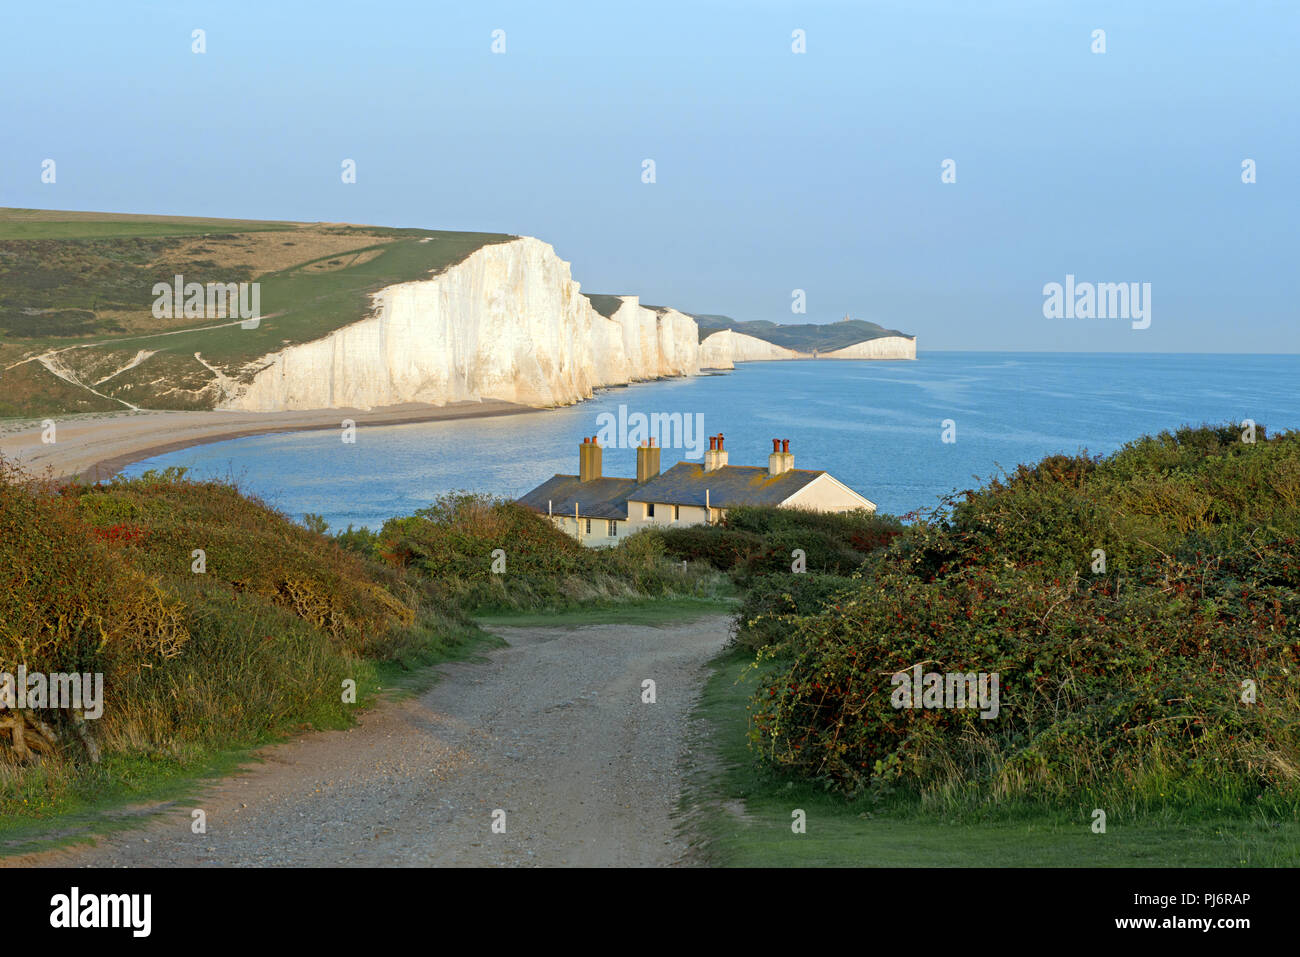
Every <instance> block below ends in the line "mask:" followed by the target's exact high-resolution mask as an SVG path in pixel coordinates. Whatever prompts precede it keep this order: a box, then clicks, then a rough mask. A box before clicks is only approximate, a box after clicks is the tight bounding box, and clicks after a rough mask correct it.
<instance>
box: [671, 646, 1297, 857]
mask: <svg viewBox="0 0 1300 957" xmlns="http://www.w3.org/2000/svg"><path fill="white" fill-rule="evenodd" d="M752 660H753V659H752V657H751V656H750V655H748V654H745V653H740V652H734V651H733V652H729V653H727V654H724V655H723V656H721V657H720V658H719V659H717V660H716V661H715V665H714V671H713V674H712V676H711V677H710V679H709V681H708V684H707V685H706V687H705V691H704V694H703V696H702V699H701V702H700V706H699V708H698V710H697V715H698V717H699V719H700V724H701V730H702V733H703V734H705V735H706V736H707V737H708V739H709V740H710V741H711V742H712V747H713V748H715V749H716V753H717V756H718V758H719V764H720V766H721V770H720V771H718V772H713V773H710V774H700V775H697V777H696V778H695V780H694V781H693V783H692V785H691V787H690V789H689V791H688V795H687V798H686V800H685V801H684V802H683V806H684V810H685V811H686V812H687V814H688V817H687V822H688V826H689V828H690V829H691V830H692V831H694V832H695V833H696V834H697V835H698V837H699V839H700V842H701V843H700V850H701V853H702V855H703V857H704V860H705V862H706V863H709V864H715V865H722V866H733V867H972V866H977V867H1294V866H1297V865H1300V821H1298V820H1296V819H1295V818H1294V817H1286V816H1280V815H1279V814H1277V813H1276V812H1267V811H1263V810H1256V811H1252V810H1250V809H1246V808H1236V807H1232V808H1228V807H1214V806H1211V805H1206V806H1192V807H1180V808H1168V809H1166V810H1165V811H1164V812H1150V811H1148V812H1144V813H1140V814H1137V815H1135V816H1131V817H1130V816H1126V815H1125V814H1124V813H1122V812H1119V811H1116V812H1114V813H1112V814H1110V815H1109V817H1108V819H1107V822H1106V833H1104V834H1094V833H1093V831H1092V827H1091V820H1092V819H1091V811H1092V808H1091V807H1089V806H1086V805H1085V804H1082V803H1081V804H1079V805H1077V806H1075V807H1049V806H1042V805H1037V806H1036V805H1031V804H1013V805H1010V806H1002V807H992V806H990V807H988V808H985V809H983V810H976V809H971V808H966V809H962V810H961V811H960V812H952V811H948V812H942V811H937V810H929V809H927V808H925V807H922V806H921V805H920V803H919V802H916V801H913V800H910V799H908V798H906V797H905V796H901V795H894V794H887V793H878V794H875V795H866V796H863V797H859V798H857V799H856V800H846V799H845V798H843V797H841V796H838V795H836V794H833V793H829V792H827V791H826V790H825V789H823V788H821V787H818V786H817V785H815V784H812V783H808V782H806V781H798V780H795V779H793V778H789V779H785V778H781V777H778V776H776V775H773V774H771V773H768V772H764V771H762V770H761V769H760V768H758V766H757V765H756V764H755V762H754V760H753V755H752V753H751V752H750V750H749V747H748V743H747V739H746V735H747V731H748V715H749V712H748V710H747V708H748V704H749V700H750V696H751V695H752V694H753V693H754V691H755V690H756V688H757V686H758V683H757V681H756V680H755V677H754V671H753V670H752V669H751V667H750V664H751V662H752ZM796 809H800V810H803V811H804V812H805V814H806V832H805V833H803V834H795V833H794V832H793V830H792V829H791V823H792V813H793V811H794V810H796Z"/></svg>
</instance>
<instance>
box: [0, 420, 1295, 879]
mask: <svg viewBox="0 0 1300 957" xmlns="http://www.w3.org/2000/svg"><path fill="white" fill-rule="evenodd" d="M200 553H201V554H200ZM200 557H201V559H202V560H201V561H200ZM196 563H197V564H196ZM0 568H4V569H5V570H6V571H5V574H4V576H3V577H0V671H10V672H12V671H13V670H14V669H15V668H16V667H17V666H18V665H19V664H25V665H26V667H27V668H28V669H29V670H38V669H39V670H45V671H49V672H60V671H61V672H69V671H78V672H92V671H97V672H102V673H103V674H104V675H105V684H106V689H107V693H106V695H105V698H106V703H105V708H104V714H103V717H102V718H99V719H98V720H96V721H94V722H89V721H81V720H79V718H78V716H77V715H76V714H72V713H65V712H55V711H52V710H50V711H44V712H40V713H33V714H28V715H23V716H21V717H22V720H23V722H24V725H23V733H22V736H21V738H22V740H21V741H19V740H18V738H17V736H16V735H15V734H14V733H13V729H12V727H10V728H9V730H7V731H6V730H0V813H2V814H3V815H4V817H5V818H6V819H7V820H8V821H9V822H11V824H7V825H6V826H7V827H9V826H11V825H12V822H28V823H30V822H32V821H40V820H47V819H49V818H50V817H52V816H55V815H66V812H67V811H68V810H69V809H72V808H77V807H83V806H85V803H86V802H87V801H94V800H102V799H104V798H105V797H106V796H115V797H117V798H121V797H124V796H130V795H133V794H134V795H139V794H141V793H146V792H147V791H148V790H149V789H150V788H152V787H154V786H156V784H157V782H158V780H159V779H160V778H166V777H182V776H184V775H186V774H189V775H193V774H194V773H197V772H198V771H200V770H201V769H205V768H208V769H211V768H214V767H218V766H219V765H220V760H221V758H220V756H221V755H223V754H229V753H231V749H238V748H247V747H251V746H253V745H256V744H258V743H260V742H262V741H266V740H269V739H272V738H274V737H276V736H278V735H282V734H284V733H287V732H290V731H293V730H296V729H299V728H303V727H339V726H342V725H345V724H347V723H348V722H349V721H350V720H351V719H352V716H353V715H354V713H355V705H354V704H352V703H350V702H348V701H346V700H345V699H344V698H343V697H342V696H341V695H340V689H341V688H343V687H344V685H345V683H346V682H348V681H355V682H356V684H357V687H358V692H359V693H358V697H357V703H360V704H363V705H364V704H365V703H366V702H368V701H372V700H374V695H375V693H376V692H377V691H378V690H379V689H380V688H381V687H385V688H390V687H393V686H394V684H401V683H402V682H403V681H410V680H412V676H414V675H419V674H427V671H424V672H422V671H421V670H420V666H421V665H425V664H429V663H432V662H436V661H439V660H443V659H445V658H447V657H451V656H456V655H463V654H466V653H469V652H471V651H472V650H473V649H475V648H476V647H479V646H480V645H481V643H482V642H484V641H487V640H490V639H489V638H488V637H487V635H486V634H485V632H484V631H483V629H482V628H481V626H480V623H481V622H482V621H483V620H485V618H488V619H495V620H514V621H516V622H522V621H530V622H533V623H552V624H568V625H571V624H577V623H582V622H590V621H597V620H599V621H631V622H638V623H653V622H654V621H655V620H663V619H664V618H666V617H673V618H679V617H685V616H688V615H692V614H694V613H697V612H698V611H700V610H701V609H706V608H707V609H709V610H712V611H716V610H718V609H719V608H721V607H730V608H731V609H733V610H734V612H735V614H734V624H733V630H732V636H731V647H730V649H729V650H728V651H727V652H726V653H725V654H724V655H723V656H722V657H721V658H720V659H719V660H718V661H717V662H716V663H715V670H714V674H713V677H712V678H711V679H710V681H709V682H708V685H707V687H706V689H705V692H704V696H703V699H702V704H701V707H700V711H699V714H700V717H701V718H702V719H703V725H704V726H705V727H707V728H708V729H710V747H712V748H714V749H715V750H716V753H717V755H718V756H719V758H720V762H721V770H720V771H718V772H717V773H715V774H712V775H711V776H706V777H707V779H701V780H700V781H697V782H696V783H695V784H694V785H693V786H692V791H691V794H690V795H689V796H688V801H689V803H690V805H691V806H692V811H691V813H692V816H693V820H694V824H695V826H696V827H697V828H698V830H699V831H700V833H702V834H704V835H705V837H706V838H707V841H706V845H705V847H704V851H705V853H706V855H709V856H711V858H712V859H713V860H715V861H717V862H721V863H749V864H772V863H808V864H868V863H874V864H906V863H927V862H928V863H950V864H974V863H1021V864H1066V863H1075V864H1125V863H1152V862H1163V863H1182V864H1187V865H1203V864H1249V865H1258V864H1279V863H1291V864H1294V863H1297V862H1298V860H1300V771H1297V769H1300V725H1297V723H1296V721H1295V715H1296V714H1297V713H1300V675H1298V672H1300V631H1298V627H1300V626H1298V624H1297V623H1298V622H1300V435H1297V434H1296V433H1282V434H1277V435H1270V434H1268V432H1267V431H1266V430H1265V429H1264V428H1263V427H1258V428H1256V429H1255V431H1254V432H1253V433H1252V434H1250V435H1245V434H1243V433H1242V431H1241V430H1240V429H1238V428H1237V427H1209V426H1203V427H1200V428H1184V429H1180V430H1177V431H1174V432H1167V433H1161V434H1159V435H1155V436H1148V437H1143V438H1140V439H1138V440H1136V441H1134V442H1131V443H1129V444H1128V445H1126V446H1124V447H1123V448H1122V449H1120V450H1119V451H1117V452H1116V453H1114V454H1113V455H1110V456H1106V457H1097V456H1089V455H1087V454H1085V453H1080V454H1078V455H1072V456H1050V457H1048V458H1045V459H1043V460H1042V461H1040V462H1038V463H1035V464H1028V465H1022V466H1019V467H1017V468H1016V469H1015V470H1013V471H1011V472H1010V473H1008V474H1005V475H1003V476H1001V477H999V478H997V479H995V480H993V481H990V482H988V483H986V484H985V485H983V486H982V487H980V488H977V489H970V490H966V491H964V492H961V493H959V494H955V495H953V496H951V497H950V498H949V499H948V500H946V501H945V502H944V503H943V504H942V506H941V507H940V508H938V509H937V510H936V511H935V512H933V513H932V514H930V515H927V516H923V517H913V520H911V521H909V522H907V523H904V522H902V521H900V520H898V519H895V518H892V517H889V516H882V515H869V514H866V513H849V514H845V515H826V514H819V513H813V512H805V511H800V510H797V509H774V508H736V509H732V510H730V511H729V512H728V514H727V515H726V518H725V520H724V521H723V522H722V523H720V524H717V525H713V526H700V527H691V528H660V529H650V530H645V531H642V532H639V533H638V534H636V535H633V536H630V537H629V538H627V539H626V540H624V541H623V542H621V543H620V544H619V545H618V546H617V547H615V548H609V549H591V548H585V547H583V546H581V545H580V544H579V543H577V542H576V541H574V540H573V539H571V538H570V537H569V536H567V535H565V534H563V533H562V532H560V531H559V530H557V529H556V528H554V527H553V526H552V525H551V524H550V523H549V522H547V521H546V520H545V519H544V518H542V517H539V516H537V515H535V514H533V513H531V512H529V511H527V510H525V509H523V508H522V507H520V506H519V505H517V504H516V503H513V502H510V501H506V500H501V499H496V498H492V497H489V496H483V495H476V494H471V493H465V492H461V493H453V494H449V495H445V496H442V497H441V498H439V499H438V500H436V501H435V502H433V503H431V504H430V506H429V507H427V508H425V509H421V510H420V511H418V512H416V513H415V514H413V515H410V516H405V517H400V518H394V519H391V520H389V521H388V522H386V523H385V524H384V525H383V527H382V528H380V529H378V530H375V531H371V530H367V529H354V528H348V529H346V530H341V531H335V532H332V533H331V531H330V530H329V529H328V528H327V527H326V526H325V523H324V522H323V521H322V520H321V519H319V518H317V517H315V516H304V517H303V518H302V521H301V522H295V521H292V520H290V518H289V517H288V516H285V515H283V514H281V513H279V512H277V511H275V510H274V509H271V508H269V507H268V506H266V505H265V504H264V503H261V502H259V501H257V500H256V499H254V498H251V497H248V496H246V495H243V494H241V493H240V492H239V491H238V489H236V488H234V487H233V486H231V485H228V484H224V483H214V482H196V481H192V480H190V479H189V478H187V477H186V476H185V475H184V473H183V472H181V471H175V470H174V471H169V472H166V473H149V474H146V475H144V476H142V477H140V478H137V479H132V480H125V479H118V480H115V481H112V482H109V483H103V484H99V485H93V486H92V485H81V484H67V483H59V482H51V481H38V480H33V479H31V478H30V477H27V476H24V475H21V474H19V473H17V472H16V471H15V470H13V469H12V468H9V467H5V468H4V470H3V472H0ZM918 667H919V668H920V669H921V670H923V671H925V672H926V673H935V674H939V675H951V674H958V675H966V674H970V675H976V674H979V675H996V676H997V677H998V678H999V684H998V685H997V689H998V696H999V700H998V702H997V707H996V708H995V709H992V710H991V712H990V711H985V712H983V713H982V712H981V711H980V710H978V709H975V708H962V707H952V706H951V702H945V701H944V700H943V698H942V696H939V697H936V698H935V699H934V700H933V701H925V702H921V701H920V700H919V699H918V701H917V702H914V703H915V704H922V706H919V707H913V706H910V705H909V704H908V703H906V702H904V703H902V704H901V705H900V702H899V700H898V698H897V691H898V682H897V681H896V680H895V676H897V675H900V674H906V675H910V674H911V672H912V671H913V670H914V669H917V668H918ZM5 716H6V717H7V718H8V719H10V720H12V718H13V717H15V715H14V714H13V713H12V711H11V712H10V713H9V714H7V715H5ZM88 725H89V727H87V726H88ZM738 806H739V807H741V808H743V810H739V811H738V810H737V807H738ZM794 809H800V810H802V811H803V812H805V814H806V815H807V818H808V820H809V822H810V824H809V829H808V831H807V834H806V835H803V836H804V837H806V838H807V840H801V839H798V838H796V839H794V840H792V838H795V834H794V833H793V832H792V831H791V828H790V815H791V813H792V810H794ZM1099 811H1100V812H1102V813H1103V814H1104V815H1105V817H1106V819H1107V820H1108V822H1109V824H1108V826H1109V830H1108V831H1103V832H1098V831H1097V830H1096V829H1095V824H1096V822H1097V820H1098V818H1097V812H1099ZM938 825H942V827H941V828H940V829H939V830H936V826H938ZM1104 834H1110V835H1112V837H1113V839H1106V838H1104V837H1103V835H1104ZM1008 844H1011V845H1014V848H1015V849H1014V851H1013V852H1006V851H1002V852H999V850H998V849H999V848H1001V847H1004V846H1005V845H1008ZM999 853H1001V856H1000V857H997V858H996V859H990V855H995V854H999ZM909 855H911V856H910V857H909Z"/></svg>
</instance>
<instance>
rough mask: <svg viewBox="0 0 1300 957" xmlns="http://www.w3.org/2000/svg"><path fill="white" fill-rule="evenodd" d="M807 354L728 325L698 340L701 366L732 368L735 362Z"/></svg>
mask: <svg viewBox="0 0 1300 957" xmlns="http://www.w3.org/2000/svg"><path fill="white" fill-rule="evenodd" d="M806 358H809V357H808V356H806V355H804V354H803V353H801V352H795V351H794V350H793V349H787V348H785V347H784V346H778V345H775V344H773V343H771V342H768V341H767V340H765V339H755V338H754V337H753V336H747V335H745V334H744V333H743V332H735V331H734V330H731V329H723V330H722V331H721V332H715V333H713V334H711V335H708V336H705V337H704V341H703V342H701V343H700V368H701V369H734V368H735V365H736V363H737V362H762V361H765V360H768V359H806Z"/></svg>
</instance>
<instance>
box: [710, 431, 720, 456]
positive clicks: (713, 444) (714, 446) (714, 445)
mask: <svg viewBox="0 0 1300 957" xmlns="http://www.w3.org/2000/svg"><path fill="white" fill-rule="evenodd" d="M717 450H718V437H717V436H716V435H710V436H709V451H710V452H716V451H717Z"/></svg>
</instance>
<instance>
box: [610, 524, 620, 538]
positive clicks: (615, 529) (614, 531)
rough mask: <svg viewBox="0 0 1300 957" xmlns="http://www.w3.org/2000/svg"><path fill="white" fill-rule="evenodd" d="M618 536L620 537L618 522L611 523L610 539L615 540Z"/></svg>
mask: <svg viewBox="0 0 1300 957" xmlns="http://www.w3.org/2000/svg"><path fill="white" fill-rule="evenodd" d="M616 535H618V522H610V523H609V537H610V538H614V537H615V536H616Z"/></svg>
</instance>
